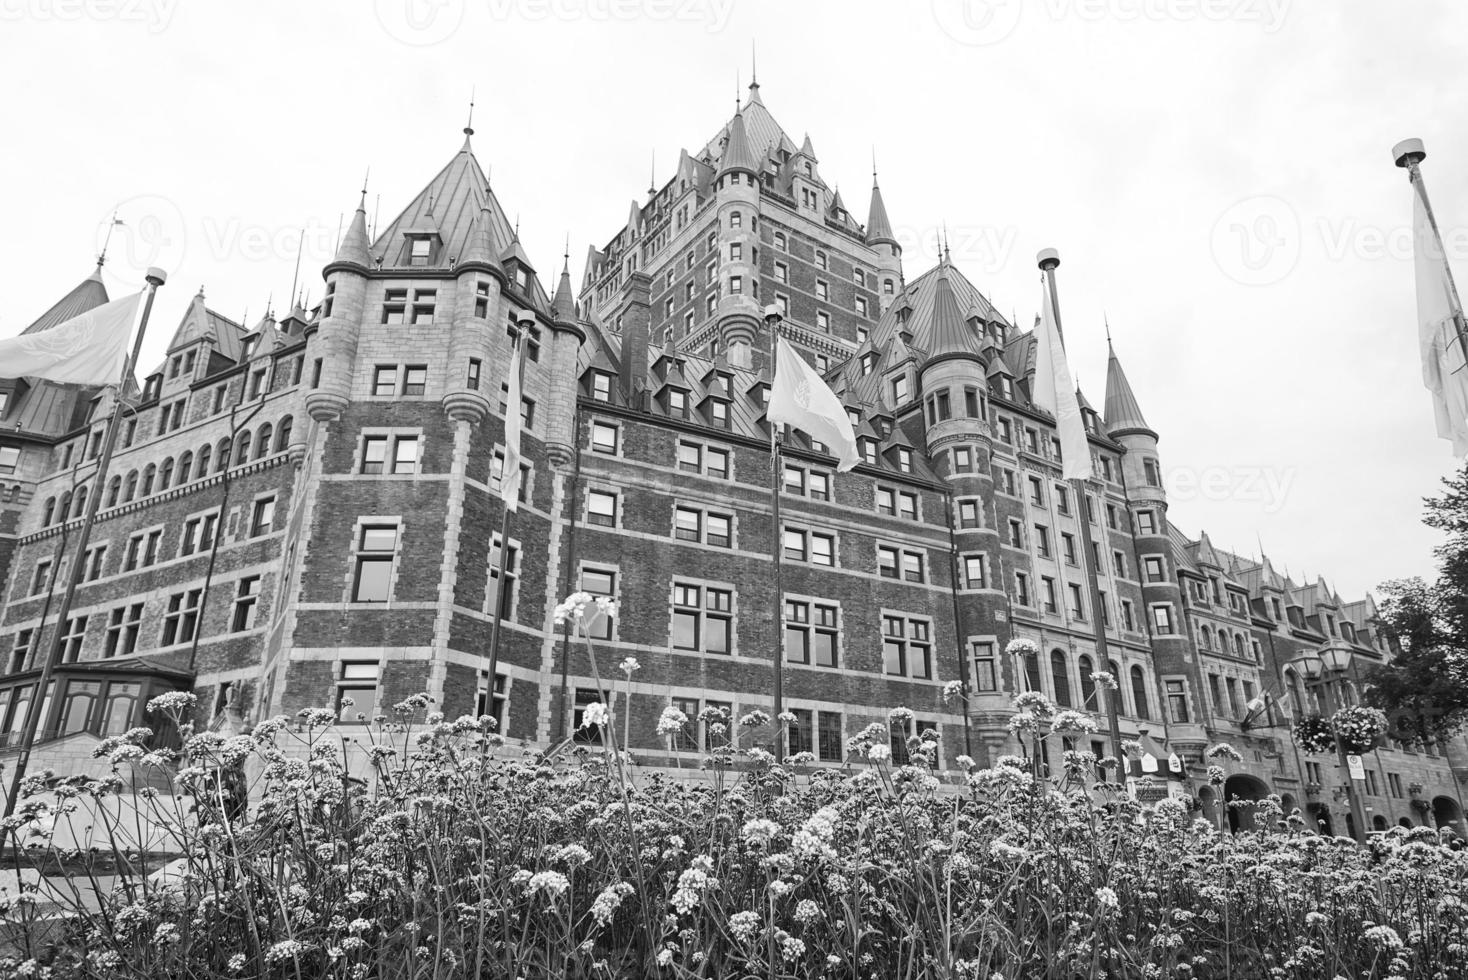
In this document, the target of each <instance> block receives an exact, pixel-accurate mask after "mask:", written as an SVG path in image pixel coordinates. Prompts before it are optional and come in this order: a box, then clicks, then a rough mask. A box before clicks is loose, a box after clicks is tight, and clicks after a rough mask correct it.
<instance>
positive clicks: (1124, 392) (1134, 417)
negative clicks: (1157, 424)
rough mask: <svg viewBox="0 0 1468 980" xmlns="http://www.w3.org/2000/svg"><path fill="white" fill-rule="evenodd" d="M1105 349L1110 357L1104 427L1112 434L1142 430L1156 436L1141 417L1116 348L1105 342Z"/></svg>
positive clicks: (1139, 408) (1153, 436) (1107, 370)
mask: <svg viewBox="0 0 1468 980" xmlns="http://www.w3.org/2000/svg"><path fill="white" fill-rule="evenodd" d="M1106 349H1107V351H1108V352H1109V354H1110V358H1109V360H1108V361H1107V364H1106V428H1107V430H1108V431H1110V433H1111V435H1112V436H1117V435H1120V434H1122V433H1126V432H1142V433H1145V434H1147V435H1150V436H1152V438H1154V439H1155V438H1157V433H1156V432H1154V431H1153V430H1152V427H1151V426H1149V425H1148V424H1147V420H1146V419H1144V418H1143V417H1142V408H1141V406H1140V405H1138V404H1137V396H1136V395H1134V394H1133V393H1132V386H1131V383H1130V382H1128V381H1127V379H1126V372H1125V371H1123V370H1122V369H1121V361H1120V360H1119V359H1118V358H1117V356H1116V348H1114V347H1112V346H1111V342H1110V341H1109V340H1108V341H1107V342H1106Z"/></svg>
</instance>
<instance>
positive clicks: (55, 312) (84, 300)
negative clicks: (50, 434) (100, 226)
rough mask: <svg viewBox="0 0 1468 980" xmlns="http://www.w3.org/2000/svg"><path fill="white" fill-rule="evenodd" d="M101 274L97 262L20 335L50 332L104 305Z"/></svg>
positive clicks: (105, 297)
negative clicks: (88, 273) (93, 267)
mask: <svg viewBox="0 0 1468 980" xmlns="http://www.w3.org/2000/svg"><path fill="white" fill-rule="evenodd" d="M101 272H102V265H101V263H100V262H99V263H98V264H97V268H96V269H95V270H93V272H92V274H91V275H90V276H87V278H85V279H83V280H82V281H81V282H79V283H77V284H76V285H75V286H73V287H72V289H71V291H70V292H68V293H67V294H66V295H65V296H63V297H61V299H59V300H57V301H56V303H55V304H54V305H53V306H52V307H51V308H50V309H49V310H47V311H46V312H45V313H42V314H41V316H40V317H39V318H38V319H37V320H36V321H35V322H34V323H32V324H31V325H30V326H28V327H26V328H25V329H24V330H22V331H21V334H22V335H25V334H36V333H40V332H41V331H42V330H50V329H51V328H52V327H54V326H56V325H57V324H60V323H65V322H66V321H67V320H70V319H71V318H72V317H77V316H81V315H82V314H83V313H85V312H87V311H88V310H90V309H95V308H96V307H98V306H101V305H102V304H103V303H106V302H107V300H108V296H107V287H106V286H105V285H103V283H102V275H101ZM0 377H3V375H0Z"/></svg>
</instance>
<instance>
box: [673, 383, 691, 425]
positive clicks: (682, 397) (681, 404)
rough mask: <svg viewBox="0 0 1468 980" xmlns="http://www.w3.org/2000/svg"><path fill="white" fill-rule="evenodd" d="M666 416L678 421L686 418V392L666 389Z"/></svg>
mask: <svg viewBox="0 0 1468 980" xmlns="http://www.w3.org/2000/svg"><path fill="white" fill-rule="evenodd" d="M668 414H669V415H671V416H672V417H674V418H680V419H682V418H687V417H688V392H686V391H684V390H683V389H681V388H669V389H668Z"/></svg>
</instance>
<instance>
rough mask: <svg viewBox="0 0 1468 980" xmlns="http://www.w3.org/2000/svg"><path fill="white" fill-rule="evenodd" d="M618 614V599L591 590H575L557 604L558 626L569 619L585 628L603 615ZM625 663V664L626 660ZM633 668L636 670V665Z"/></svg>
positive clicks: (581, 628) (608, 616) (579, 626)
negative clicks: (595, 593)
mask: <svg viewBox="0 0 1468 980" xmlns="http://www.w3.org/2000/svg"><path fill="white" fill-rule="evenodd" d="M616 615H617V601H616V600H615V599H609V598H607V597H606V596H595V595H592V594H591V593H590V592H573V593H571V594H570V595H568V596H566V600H565V601H564V602H562V603H561V604H560V605H558V606H556V611H555V623H556V625H557V626H564V625H565V624H566V623H567V622H568V621H569V622H570V623H571V625H572V626H574V627H576V628H577V629H580V630H585V629H587V628H588V627H590V626H591V625H592V624H593V623H595V622H596V621H597V620H598V619H600V618H601V617H602V616H606V617H607V618H608V619H612V618H615V617H616ZM629 659H630V658H629ZM623 663H624V664H625V663H626V661H623ZM634 664H635V661H634ZM624 669H626V668H625V667H624ZM633 669H634V670H635V669H636V667H633ZM629 673H630V671H629Z"/></svg>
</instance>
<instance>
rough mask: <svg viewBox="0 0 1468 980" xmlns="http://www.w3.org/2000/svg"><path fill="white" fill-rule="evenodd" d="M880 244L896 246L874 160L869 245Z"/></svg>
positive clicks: (868, 234) (868, 221)
mask: <svg viewBox="0 0 1468 980" xmlns="http://www.w3.org/2000/svg"><path fill="white" fill-rule="evenodd" d="M879 242H882V243H887V244H890V245H896V244H897V239H896V238H895V237H893V235H892V222H890V221H888V220H887V205H886V204H884V203H883V202H882V189H881V188H880V187H879V186H877V162H876V158H875V156H874V157H873V159H872V206H871V210H870V211H868V212H867V244H868V245H876V244H878V243H879Z"/></svg>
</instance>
